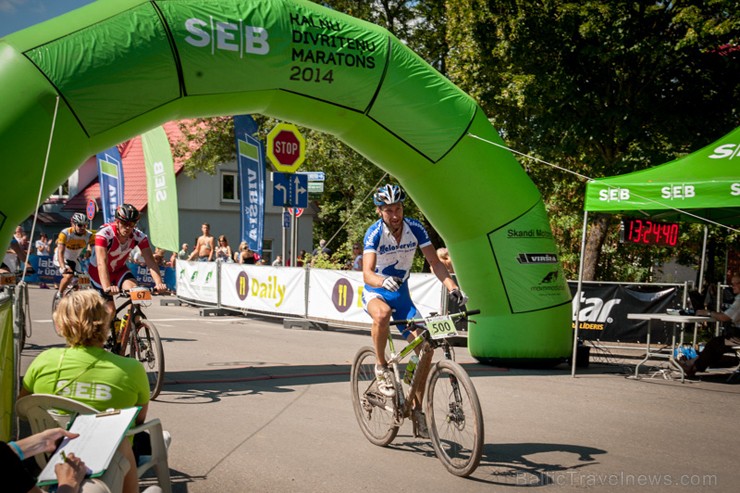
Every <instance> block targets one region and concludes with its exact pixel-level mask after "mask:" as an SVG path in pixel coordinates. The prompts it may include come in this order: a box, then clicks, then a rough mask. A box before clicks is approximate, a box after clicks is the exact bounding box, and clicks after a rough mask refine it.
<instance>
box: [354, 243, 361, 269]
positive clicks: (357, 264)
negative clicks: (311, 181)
mask: <svg viewBox="0 0 740 493" xmlns="http://www.w3.org/2000/svg"><path fill="white" fill-rule="evenodd" d="M352 256H353V257H354V258H353V259H352V270H357V271H362V245H360V244H359V243H354V244H353V245H352Z"/></svg>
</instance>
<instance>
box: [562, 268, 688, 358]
mask: <svg viewBox="0 0 740 493" xmlns="http://www.w3.org/2000/svg"><path fill="white" fill-rule="evenodd" d="M568 285H569V287H570V290H571V293H573V311H572V315H573V318H572V322H571V323H572V326H573V327H574V328H575V321H576V312H575V301H576V288H577V286H578V283H576V282H575V281H571V282H568ZM580 297H581V306H580V312H581V313H580V316H579V317H578V319H579V327H578V336H579V337H581V338H583V339H585V340H600V341H612V342H645V341H646V339H647V321H640V322H638V321H635V320H629V319H628V318H627V314H629V313H661V312H662V313H665V311H666V309H668V308H675V307H677V306H679V304H680V301H681V299H680V292H679V290H678V288H677V287H665V286H662V287H657V286H652V287H651V286H625V285H620V284H598V283H594V284H584V285H583V291H582V292H581V294H580ZM650 337H651V340H652V341H654V342H656V343H661V342H662V343H665V342H670V338H671V327H670V324H668V323H663V322H659V321H654V322H653V331H652V335H651V336H650Z"/></svg>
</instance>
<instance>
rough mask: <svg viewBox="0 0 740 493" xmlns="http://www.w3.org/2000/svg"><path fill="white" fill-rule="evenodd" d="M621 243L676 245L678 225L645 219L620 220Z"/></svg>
mask: <svg viewBox="0 0 740 493" xmlns="http://www.w3.org/2000/svg"><path fill="white" fill-rule="evenodd" d="M619 233H620V234H619V237H620V241H621V242H622V243H636V244H642V245H656V246H671V247H674V246H676V244H678V233H679V231H678V223H661V222H656V221H650V220H647V219H622V227H621V229H620V232H619Z"/></svg>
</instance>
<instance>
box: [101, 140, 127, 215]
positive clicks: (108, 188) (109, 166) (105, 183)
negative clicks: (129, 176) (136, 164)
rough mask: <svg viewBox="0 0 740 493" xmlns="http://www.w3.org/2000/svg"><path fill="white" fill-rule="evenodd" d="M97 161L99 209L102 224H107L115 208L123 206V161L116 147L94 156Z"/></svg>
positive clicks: (114, 212)
mask: <svg viewBox="0 0 740 493" xmlns="http://www.w3.org/2000/svg"><path fill="white" fill-rule="evenodd" d="M95 157H96V158H97V160H98V181H99V182H100V208H101V209H102V210H103V222H105V223H109V222H111V221H112V220H113V218H114V217H115V214H116V207H118V206H119V205H120V204H123V203H124V201H123V198H124V195H123V191H124V187H123V161H122V160H121V153H120V152H118V148H117V147H116V146H113V147H111V148H110V149H107V150H105V151H103V152H100V153H98V154H97V155H96V156H95Z"/></svg>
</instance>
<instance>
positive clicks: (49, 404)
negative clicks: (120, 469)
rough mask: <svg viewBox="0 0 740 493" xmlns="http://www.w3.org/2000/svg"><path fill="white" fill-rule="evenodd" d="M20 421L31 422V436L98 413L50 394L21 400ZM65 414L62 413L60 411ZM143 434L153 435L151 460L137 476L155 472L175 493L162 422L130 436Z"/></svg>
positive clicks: (164, 488) (168, 490)
mask: <svg viewBox="0 0 740 493" xmlns="http://www.w3.org/2000/svg"><path fill="white" fill-rule="evenodd" d="M15 409H16V412H17V414H18V417H19V418H20V419H22V420H24V421H28V424H29V425H30V427H31V433H33V434H36V433H39V432H41V431H44V430H48V429H49V428H58V427H61V428H67V424H68V423H69V422H70V421H71V419H72V418H73V417H74V416H76V415H78V414H95V413H97V412H98V410H97V409H94V408H92V407H90V406H88V405H86V404H83V403H81V402H78V401H75V400H73V399H68V398H67V397H61V396H58V395H49V394H33V395H27V396H25V397H21V398H20V399H18V402H16V404H15ZM57 410H58V411H62V413H59V412H58V411H57ZM142 431H147V432H149V436H150V439H151V444H152V455H151V458H150V459H149V460H147V461H145V462H143V463H140V464H139V466H138V468H137V475H138V477H139V478H141V477H142V476H143V475H144V473H145V472H146V471H148V470H149V469H152V468H154V472H155V474H156V476H157V482H158V483H159V486H160V487H161V488H162V491H163V492H164V493H172V483H171V482H170V468H169V464H168V462H167V445H166V444H165V440H164V434H163V430H162V423H161V421H160V420H159V419H156V418H155V419H152V420H151V421H147V422H146V423H144V424H141V425H139V426H137V427H135V428H131V429H130V430H129V431H128V432H127V433H126V436H133V435H135V434H137V433H140V432H142ZM36 462H37V463H38V465H39V467H41V468H43V467H44V466H45V465H46V457H45V456H44V454H38V455H36Z"/></svg>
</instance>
